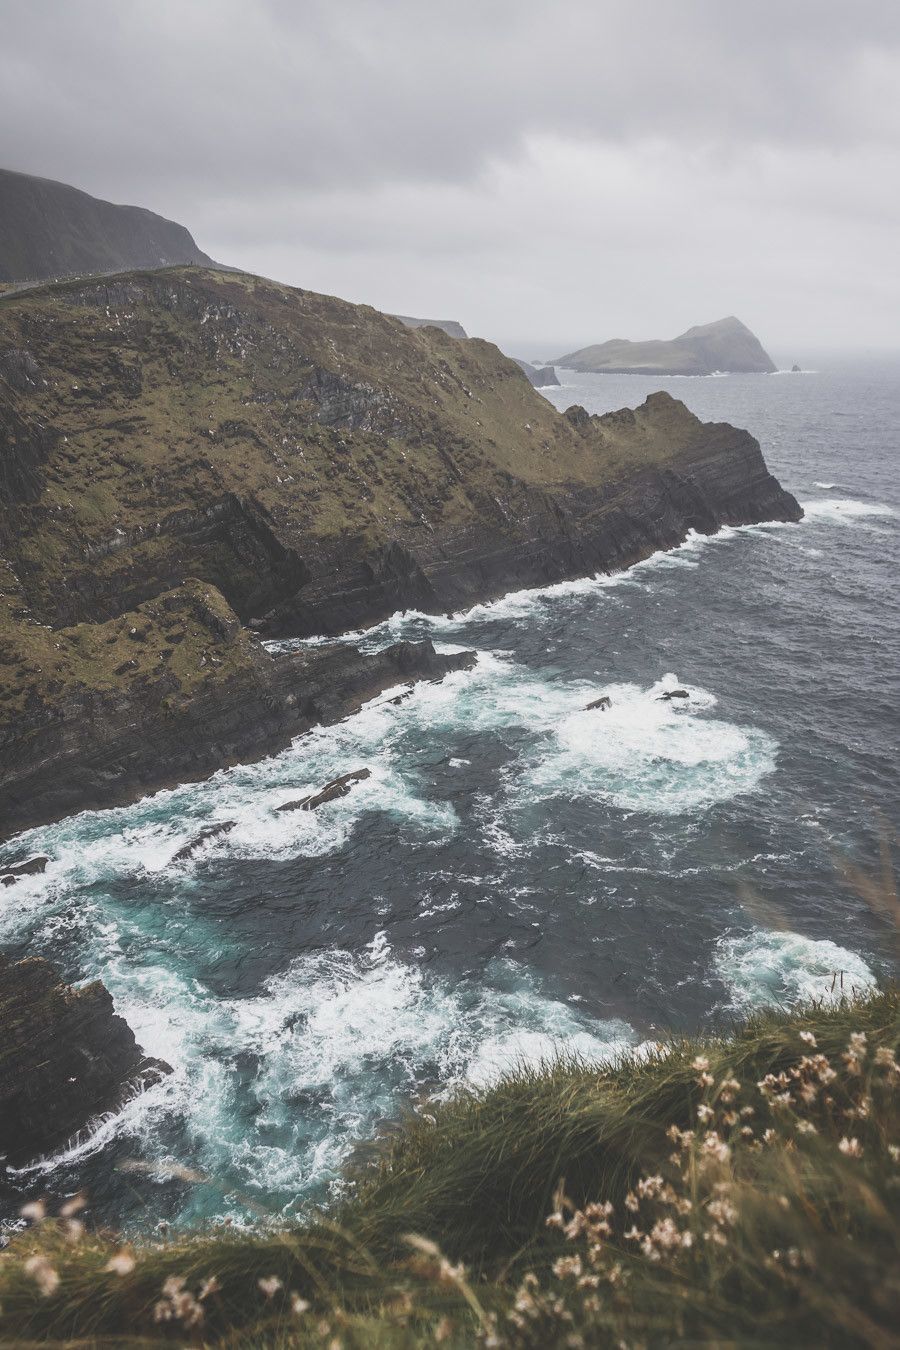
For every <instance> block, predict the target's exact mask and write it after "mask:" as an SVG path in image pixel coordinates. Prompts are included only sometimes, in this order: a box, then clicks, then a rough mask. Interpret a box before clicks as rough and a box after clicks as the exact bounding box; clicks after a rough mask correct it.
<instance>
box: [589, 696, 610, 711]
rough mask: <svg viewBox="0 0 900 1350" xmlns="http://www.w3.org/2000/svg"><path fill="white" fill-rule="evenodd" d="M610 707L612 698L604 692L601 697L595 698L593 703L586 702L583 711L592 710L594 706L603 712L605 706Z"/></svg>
mask: <svg viewBox="0 0 900 1350" xmlns="http://www.w3.org/2000/svg"><path fill="white" fill-rule="evenodd" d="M611 707H612V699H611V698H610V697H609V695H608V694H604V695H603V697H602V698H595V699H594V701H593V703H588V704H587V705H586V707H585V710H584V711H585V712H593V710H594V709H595V708H599V709H600V710H601V711H602V712H605V711H606V709H607V708H611Z"/></svg>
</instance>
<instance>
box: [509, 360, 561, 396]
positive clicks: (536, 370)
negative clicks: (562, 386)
mask: <svg viewBox="0 0 900 1350" xmlns="http://www.w3.org/2000/svg"><path fill="white" fill-rule="evenodd" d="M513 360H514V361H515V363H516V365H517V366H518V367H519V369H520V370H521V371H524V373H525V375H526V376H527V379H528V383H529V384H532V385H534V387H535V389H546V388H547V387H548V385H552V384H559V380H558V379H557V378H556V371H555V370H554V369H553V367H552V366H533V365H532V364H531V362H530V361H523V360H522V358H521V357H520V356H514V357H513Z"/></svg>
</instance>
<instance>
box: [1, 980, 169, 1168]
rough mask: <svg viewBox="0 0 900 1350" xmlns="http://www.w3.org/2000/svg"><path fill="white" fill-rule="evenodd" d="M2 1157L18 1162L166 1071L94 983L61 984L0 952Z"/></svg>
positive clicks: (58, 1142)
mask: <svg viewBox="0 0 900 1350" xmlns="http://www.w3.org/2000/svg"><path fill="white" fill-rule="evenodd" d="M0 1026H2V1028H3V1035H2V1038H0V1158H2V1159H5V1161H6V1163H7V1164H8V1165H10V1166H14V1167H20V1166H23V1165H24V1164H26V1163H28V1162H31V1161H33V1160H34V1159H35V1158H39V1157H42V1156H44V1155H46V1154H48V1153H52V1152H54V1151H56V1150H58V1149H60V1148H62V1147H63V1146H64V1145H65V1144H66V1143H68V1141H69V1140H71V1139H73V1138H74V1137H75V1136H76V1135H78V1134H79V1133H80V1132H81V1131H83V1130H85V1129H88V1128H89V1127H90V1125H91V1123H92V1122H93V1121H94V1120H96V1119H97V1118H98V1117H100V1116H103V1115H107V1114H108V1113H109V1112H112V1111H117V1110H119V1109H120V1108H121V1107H122V1106H123V1105H124V1103H125V1102H126V1101H127V1100H128V1099H129V1097H131V1096H132V1095H133V1094H134V1093H136V1092H139V1091H142V1090H143V1089H144V1088H147V1087H150V1086H151V1085H152V1084H153V1083H157V1082H159V1081H160V1079H162V1078H164V1077H165V1075H166V1074H168V1073H171V1072H172V1070H171V1067H170V1065H168V1064H166V1063H165V1062H164V1061H163V1060H160V1059H152V1058H150V1057H148V1056H147V1055H145V1054H144V1052H143V1050H142V1049H141V1047H140V1046H139V1045H138V1044H137V1042H136V1041H135V1039H134V1035H133V1034H132V1031H131V1029H130V1027H129V1026H128V1024H127V1022H125V1020H124V1019H123V1018H121V1017H117V1016H116V1014H115V1011H114V1009H113V1001H112V998H111V996H110V994H109V991H108V990H107V989H106V987H105V986H104V985H103V984H101V983H100V981H99V980H95V981H94V982H93V983H92V984H87V985H85V986H84V987H83V988H80V989H76V988H73V986H72V985H68V984H64V983H63V981H62V980H61V979H60V977H59V974H58V973H57V971H56V969H55V968H54V967H53V966H52V965H50V963H49V962H48V961H44V960H43V959H42V958H41V957H30V958H28V959H26V960H24V961H16V962H11V961H8V960H7V959H6V958H5V957H2V956H0Z"/></svg>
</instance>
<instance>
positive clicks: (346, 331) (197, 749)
mask: <svg viewBox="0 0 900 1350" xmlns="http://www.w3.org/2000/svg"><path fill="white" fill-rule="evenodd" d="M800 514H801V513H800V508H799V506H798V505H797V503H796V501H795V500H794V498H793V497H791V496H790V494H788V493H787V492H785V491H784V490H783V489H782V488H781V486H780V485H779V483H778V482H777V480H776V479H775V478H773V477H772V475H771V474H770V473H769V472H768V469H767V468H766V465H765V462H764V460H763V457H762V453H761V451H760V447H759V445H758V444H757V442H756V441H755V440H754V439H753V437H752V436H751V435H750V434H749V433H748V432H746V431H741V430H738V429H736V428H734V427H731V426H729V425H727V424H724V423H721V424H705V423H702V422H700V421H699V420H698V419H697V418H696V417H694V416H693V414H692V413H690V412H689V411H688V409H687V408H686V407H685V406H684V405H683V404H682V403H680V402H678V401H677V400H675V399H673V398H671V397H669V396H668V395H667V394H663V393H660V394H654V395H652V396H651V397H650V398H648V399H647V400H646V401H645V402H644V403H643V404H642V405H641V407H639V408H637V409H635V410H630V409H623V410H621V411H619V412H615V413H610V414H607V415H605V416H602V417H597V416H589V415H588V414H587V413H586V412H585V411H584V410H583V409H581V408H577V407H576V408H570V409H569V411H568V412H567V413H566V414H565V415H561V414H559V413H558V412H557V411H556V410H555V409H554V408H553V407H552V406H551V405H550V404H549V403H548V401H547V400H546V399H544V398H543V397H541V395H540V394H538V393H536V392H535V391H534V390H533V389H532V387H531V385H530V384H529V382H528V380H527V378H526V376H525V375H524V374H523V373H522V371H521V370H520V369H519V367H518V366H517V365H516V364H515V362H513V361H511V360H509V359H508V358H506V357H505V356H503V355H502V353H501V352H499V351H498V349H497V348H496V347H494V346H492V345H491V344H490V343H487V342H483V341H481V340H479V339H466V340H460V339H455V338H452V337H449V336H447V334H445V333H444V332H443V331H441V330H440V329H437V328H435V327H424V328H418V329H410V328H409V327H407V326H406V325H404V323H402V322H401V321H400V320H398V319H393V318H390V317H388V316H386V315H384V314H381V313H379V312H378V311H376V310H373V309H370V308H368V307H366V306H356V305H350V304H347V303H345V302H343V301H340V300H337V299H334V298H333V297H328V296H321V295H315V294H313V293H310V292H306V291H299V290H294V289H291V288H289V287H285V286H279V285H276V284H275V283H273V282H268V281H263V280H261V279H259V278H256V277H250V276H246V275H243V274H237V273H229V274H225V273H221V272H214V271H207V270H202V269H198V268H177V269H172V270H168V271H158V272H139V273H129V274H126V275H123V276H120V277H116V278H110V279H105V280H95V281H88V282H84V281H78V282H69V283H61V284H57V285H54V286H50V287H45V288H38V289H35V290H31V291H28V292H23V293H21V294H18V295H12V296H8V297H6V298H4V299H2V300H0V554H2V563H0V568H2V575H0V635H2V638H3V648H4V659H3V664H2V666H0V746H2V748H3V757H2V763H3V768H2V770H0V837H2V835H4V834H5V835H8V834H9V833H11V832H12V831H14V830H17V829H21V828H23V827H24V826H25V825H27V824H31V823H36V822H37V821H39V820H46V819H51V818H53V817H54V816H57V815H62V814H65V813H68V812H70V811H73V810H76V809H78V808H79V807H81V806H86V805H103V804H107V803H109V802H113V801H122V800H127V799H129V797H134V796H136V795H142V794H143V793H145V792H147V791H149V790H151V789H152V788H153V787H155V786H162V785H164V784H166V783H169V782H172V781H175V780H177V779H183V778H193V777H200V776H203V775H204V774H208V773H209V772H211V771H212V770H213V769H215V768H217V767H220V766H221V765H223V764H226V763H231V762H234V761H235V760H236V759H240V758H252V757H254V756H255V755H259V754H263V753H267V752H268V751H270V750H271V749H273V748H280V746H281V745H283V744H285V743H286V741H287V740H288V739H290V737H291V736H292V735H295V734H297V732H298V731H302V730H303V729H304V727H305V726H308V725H310V724H311V723H312V722H313V721H314V720H317V719H319V720H323V719H324V720H329V719H332V720H333V718H334V717H338V716H342V715H345V713H346V712H348V711H350V710H351V709H352V708H353V707H355V706H358V704H359V702H360V701H361V700H362V699H364V698H365V697H368V696H371V694H373V693H375V692H377V691H378V689H380V688H384V687H386V686H387V685H388V684H390V683H396V682H397V679H398V678H406V677H407V673H408V674H409V677H410V678H414V677H416V676H419V675H424V676H425V677H427V678H437V677H439V675H440V674H441V673H443V671H445V670H446V669H448V668H449V666H450V664H452V663H448V661H447V660H446V659H444V658H437V657H435V655H434V653H433V652H424V651H420V652H418V654H415V653H410V652H408V651H407V652H406V653H405V654H402V655H397V656H395V657H394V658H392V657H390V656H389V654H387V653H383V654H381V655H380V656H379V657H377V658H376V657H371V656H369V657H362V656H360V654H359V653H358V652H356V651H355V650H353V649H347V648H343V647H342V648H339V649H337V650H333V651H331V652H327V650H326V651H323V650H319V651H318V654H316V652H315V651H314V652H313V653H310V652H307V653H305V654H304V655H296V654H295V655H294V656H291V657H285V656H284V655H281V656H273V655H272V654H270V653H269V652H268V651H266V650H265V649H264V648H263V647H262V645H261V643H260V641H259V637H258V635H260V634H261V635H264V636H267V637H286V636H300V637H302V636H309V635H312V634H318V633H328V634H340V633H342V632H346V631H347V630H350V629H356V628H358V627H361V626H363V625H368V624H373V623H375V622H377V621H379V620H380V619H383V618H385V617H386V616H388V615H389V614H391V613H393V612H394V611H396V610H398V609H404V608H410V607H415V608H419V609H423V610H427V611H431V612H443V611H447V610H458V609H460V608H463V607H465V606H468V605H471V604H473V603H475V602H477V601H482V600H485V599H490V598H493V597H496V596H499V595H501V594H502V593H504V592H505V591H508V590H510V589H518V588H521V587H526V586H538V585H544V584H547V583H550V582H554V581H558V580H561V579H563V578H566V577H573V576H579V575H586V574H589V573H592V572H595V571H598V570H612V569H615V568H621V567H625V566H628V565H629V564H631V563H633V562H636V561H638V560H639V559H641V558H644V557H646V556H648V554H650V553H652V552H654V551H655V550H657V549H660V548H668V547H671V546H673V545H675V544H677V543H679V542H680V541H681V540H682V539H683V538H684V537H685V535H686V533H687V532H688V531H689V530H692V529H693V530H698V531H702V532H705V533H711V532H714V531H715V530H717V529H718V528H720V527H721V526H722V525H724V524H729V525H737V524H745V523H752V522H757V521H761V520H770V519H779V520H797V519H798V518H799V516H800ZM404 665H405V666H406V669H404V670H402V671H401V672H400V673H399V674H398V669H399V666H404Z"/></svg>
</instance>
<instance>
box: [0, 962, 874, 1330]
mask: <svg viewBox="0 0 900 1350" xmlns="http://www.w3.org/2000/svg"><path fill="white" fill-rule="evenodd" d="M836 981H837V977H836ZM834 992H835V994H839V992H840V989H839V984H837V982H836V989H835V991H834ZM898 1037H900V999H898V994H897V991H896V990H895V989H891V990H887V991H884V992H879V993H875V994H870V995H868V996H866V997H865V998H855V997H853V996H852V995H848V996H847V997H838V998H837V999H835V998H834V996H833V995H832V996H831V997H829V998H826V999H823V1000H822V1001H821V1002H818V1003H815V1004H811V1005H807V1006H804V1007H801V1008H798V1009H795V1010H794V1011H792V1012H786V1011H768V1012H765V1013H761V1014H759V1015H757V1016H755V1017H754V1018H752V1019H751V1020H750V1021H749V1022H748V1023H747V1024H746V1025H744V1026H742V1027H740V1028H737V1029H735V1030H734V1031H733V1032H732V1033H731V1034H728V1035H725V1036H721V1037H713V1038H703V1039H698V1038H687V1039H673V1040H671V1041H669V1042H664V1043H661V1044H658V1045H655V1046H653V1047H649V1048H647V1050H646V1052H645V1053H643V1054H640V1055H630V1056H628V1057H625V1058H623V1059H622V1060H620V1061H619V1062H618V1063H616V1064H614V1065H612V1066H609V1067H606V1068H600V1067H597V1066H594V1065H590V1064H587V1063H584V1062H579V1061H578V1060H576V1059H560V1060H558V1061H556V1062H554V1063H547V1064H544V1065H542V1066H539V1067H536V1068H530V1069H529V1068H525V1067H522V1068H520V1069H519V1070H517V1071H516V1072H514V1073H512V1074H511V1075H509V1076H507V1077H506V1078H504V1079H503V1080H502V1081H500V1082H499V1083H497V1084H496V1085H495V1086H493V1087H490V1088H487V1089H482V1090H478V1091H474V1090H472V1091H462V1092H458V1093H456V1094H455V1095H453V1096H452V1097H450V1098H449V1099H448V1100H445V1101H443V1102H427V1103H421V1104H420V1105H419V1108H418V1109H417V1110H415V1111H411V1112H410V1114H409V1116H408V1118H407V1119H406V1121H405V1122H404V1123H403V1124H402V1126H401V1127H400V1128H398V1129H397V1130H395V1131H394V1132H392V1133H390V1134H388V1135H387V1136H386V1137H385V1138H384V1139H382V1140H378V1141H376V1142H375V1143H374V1144H373V1145H372V1147H371V1151H370V1153H369V1154H368V1155H361V1156H360V1157H358V1158H357V1159H356V1161H355V1162H354V1164H353V1166H352V1169H351V1171H350V1173H349V1174H348V1177H347V1184H346V1186H345V1188H344V1190H343V1194H342V1198H341V1199H340V1201H338V1202H337V1203H336V1204H335V1205H334V1206H333V1207H332V1208H330V1209H329V1210H328V1211H327V1212H323V1213H320V1214H315V1215H310V1217H309V1219H308V1221H307V1222H306V1223H304V1224H302V1225H300V1226H295V1227H292V1228H282V1227H279V1226H277V1225H268V1224H266V1223H264V1222H261V1223H260V1225H259V1227H258V1228H257V1229H256V1230H255V1231H252V1232H237V1231H235V1230H234V1229H232V1228H230V1227H228V1226H224V1227H219V1228H218V1229H215V1230H213V1231H209V1232H206V1233H202V1234H198V1235H195V1236H187V1235H185V1234H183V1233H182V1234H177V1235H173V1236H172V1237H168V1236H166V1235H165V1234H159V1235H157V1236H155V1237H154V1238H153V1239H152V1240H150V1239H147V1238H143V1239H135V1240H133V1241H129V1240H128V1239H127V1238H125V1237H123V1236H121V1235H117V1234H113V1233H109V1232H105V1231H96V1230H94V1229H93V1228H92V1225H91V1221H90V1207H89V1197H81V1196H74V1197H69V1198H67V1199H66V1200H65V1201H64V1202H63V1203H61V1204H58V1205H57V1206H56V1209H55V1212H50V1210H48V1209H47V1208H46V1207H45V1206H44V1204H43V1203H42V1202H41V1201H40V1200H35V1201H34V1202H32V1203H31V1204H29V1205H27V1206H26V1207H25V1209H24V1210H23V1225H24V1226H23V1231H21V1232H20V1233H18V1234H17V1235H16V1236H14V1237H13V1239H12V1241H11V1242H10V1243H9V1245H8V1247H7V1249H6V1250H5V1251H4V1252H3V1253H2V1255H0V1305H2V1321H0V1333H2V1336H3V1339H4V1343H5V1344H16V1345H27V1344H29V1343H32V1342H34V1343H38V1342H39V1343H42V1344H46V1343H60V1344H66V1345H70V1346H71V1345H78V1346H85V1347H86V1346H98V1347H99V1346H113V1345H115V1346H119V1345H121V1346H126V1345H129V1346H130V1345H153V1344H156V1343H159V1342H165V1343H175V1344H184V1345H189V1344H209V1345H229V1346H251V1345H252V1346H273V1347H274V1346H283V1347H288V1346H307V1345H310V1346H312V1345H324V1346H329V1347H331V1348H332V1350H337V1348H338V1347H347V1348H348V1350H349V1348H350V1347H370V1346H379V1347H391V1348H393V1347H414V1346H420V1345H433V1344H443V1345H449V1346H462V1345H473V1344H483V1345H485V1346H494V1347H506V1346H509V1347H516V1348H517V1350H518V1348H521V1350H524V1348H525V1347H539V1346H540V1347H543V1346H557V1345H558V1346H566V1347H579V1346H607V1345H626V1346H653V1345H683V1344H697V1343H704V1344H717V1345H723V1344H728V1345H741V1346H762V1345H765V1346H772V1345H782V1346H786V1347H787V1346H797V1345H817V1346H835V1347H837V1346H840V1347H844V1346H860V1347H863V1346H865V1347H878V1348H879V1350H880V1348H881V1347H885V1348H886V1347H891V1346H894V1345H896V1344H897V1334H896V1328H897V1325H898V1317H900V1274H898V1271H900V1262H898V1257H900V1134H898V1126H900V1095H898V1088H900V1067H898V1062H897V1049H898ZM176 1166H177V1165H176V1164H175V1163H173V1164H172V1167H173V1168H175V1167H176ZM185 1180H186V1181H187V1182H189V1183H190V1184H194V1185H198V1186H203V1185H215V1178H205V1177H202V1176H199V1175H196V1174H189V1175H188V1174H186V1175H185Z"/></svg>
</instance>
